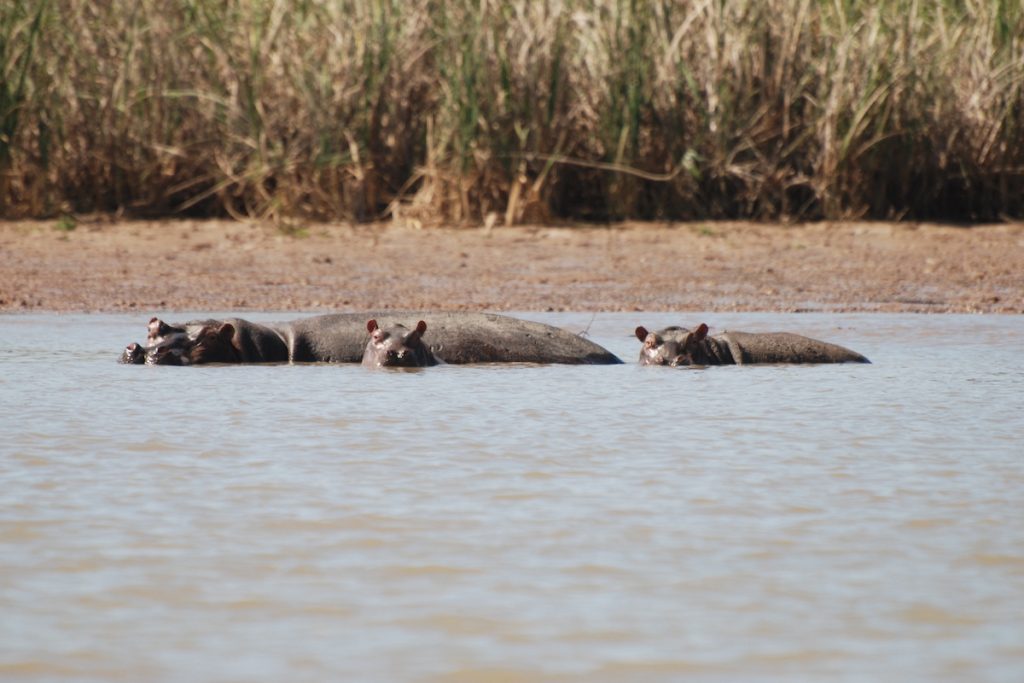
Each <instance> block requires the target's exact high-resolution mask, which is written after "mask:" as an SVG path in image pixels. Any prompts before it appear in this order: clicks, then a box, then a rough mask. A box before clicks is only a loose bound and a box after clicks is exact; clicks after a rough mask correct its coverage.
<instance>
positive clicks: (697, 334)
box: [693, 323, 708, 341]
mask: <svg viewBox="0 0 1024 683" xmlns="http://www.w3.org/2000/svg"><path fill="white" fill-rule="evenodd" d="M693 336H694V339H696V340H697V341H702V340H703V339H704V337H706V336H708V326H707V325H705V324H704V323H701V324H700V327H698V328H697V329H696V330H694V331H693Z"/></svg>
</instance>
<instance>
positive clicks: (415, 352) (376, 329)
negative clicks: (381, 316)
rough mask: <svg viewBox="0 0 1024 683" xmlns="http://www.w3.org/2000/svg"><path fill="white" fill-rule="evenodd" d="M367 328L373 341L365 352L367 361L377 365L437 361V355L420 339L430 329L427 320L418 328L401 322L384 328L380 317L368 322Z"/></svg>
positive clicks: (409, 365) (406, 365) (404, 365)
mask: <svg viewBox="0 0 1024 683" xmlns="http://www.w3.org/2000/svg"><path fill="white" fill-rule="evenodd" d="M366 330H367V332H369V333H370V341H369V342H367V344H366V350H365V351H364V352H363V365H366V366H369V367H376V368H420V367H424V366H426V365H433V362H432V361H433V356H432V355H431V353H430V350H429V349H428V348H427V347H426V345H425V344H424V343H423V341H422V340H421V339H420V338H421V337H422V336H423V333H424V332H426V331H427V323H425V322H423V321H422V320H421V321H419V322H418V323H417V324H416V329H414V330H410V329H409V328H407V327H405V326H404V325H397V324H396V325H392V326H391V327H389V328H388V329H384V328H383V327H381V326H379V325H378V324H377V321H376V320H370V321H368V322H367V323H366Z"/></svg>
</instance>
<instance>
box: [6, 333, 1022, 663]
mask: <svg viewBox="0 0 1024 683" xmlns="http://www.w3.org/2000/svg"><path fill="white" fill-rule="evenodd" d="M204 315H205V313H204ZM520 315H521V317H527V318H530V319H534V320H540V321H542V322H548V323H552V324H556V325H560V326H564V327H567V328H569V329H572V330H581V329H583V328H587V327H588V326H589V334H590V337H591V338H592V339H594V340H595V341H597V342H598V343H601V344H603V345H604V346H606V347H608V348H609V349H611V350H612V351H614V352H616V353H618V354H619V355H620V356H621V357H622V358H624V359H625V360H627V364H626V365H623V366H616V367H508V366H504V367H456V366H446V367H438V368H432V369H427V370H423V371H412V372H408V371H405V372H403V371H371V370H366V369H363V368H361V367H359V366H328V365H320V366H316V365H309V366H287V365H280V366H249V367H194V368H169V367H141V366H134V367H131V366H121V365H118V364H117V363H116V362H115V361H116V358H117V356H118V354H119V353H120V351H121V349H122V348H123V347H124V345H125V344H127V343H128V342H130V341H142V340H143V339H144V337H145V334H144V333H145V324H146V320H147V319H148V316H147V315H141V314H140V315H131V316H125V315H60V316H58V315H16V316H12V315H6V316H0V679H2V680H3V681H22V680H25V681H72V680H73V681H181V682H183V683H184V682H188V683H192V682H195V681H289V682H291V681H588V682H589V681H679V680H685V681H787V682H788V681H901V682H905V681H970V682H977V681H1006V682H1008V683H1009V682H1013V683H1019V681H1022V680H1024V443H1022V442H1024V369H1022V364H1021V356H1022V351H1024V317H1021V316H957V315H943V316H916V315H882V314H864V315H830V314H803V315H775V314H770V315H769V314H728V315H724V314H706V315H700V314H692V313H688V314H683V315H671V314H664V313H658V314H599V315H597V316H592V315H591V314H534V313H527V314H520ZM166 317H167V318H170V319H174V320H182V319H187V318H191V317H197V315H196V314H183V315H167V316H166ZM246 317H249V318H251V319H257V320H275V319H276V320H280V319H289V318H295V317H301V316H299V315H296V314H283V315H282V314H276V315H249V316H246ZM701 320H704V321H707V322H708V323H709V324H711V325H712V331H713V332H714V331H716V330H717V331H721V329H723V328H731V329H742V330H748V331H779V330H787V331H792V332H797V333H801V334H807V335H809V336H813V337H817V338H821V339H826V340H829V341H834V342H837V343H840V344H843V345H845V346H849V347H851V348H853V349H855V350H857V351H860V352H861V353H864V354H865V355H867V356H868V357H869V358H871V359H872V361H874V364H872V365H838V366H813V367H806V366H770V367H723V368H709V369H703V370H699V369H671V368H642V367H639V366H637V365H636V364H635V359H636V354H637V351H638V349H639V342H637V341H636V340H635V339H634V338H633V336H632V332H631V331H632V329H633V328H634V327H635V326H636V325H638V324H643V325H645V326H647V327H650V328H655V327H660V326H664V325H668V324H690V325H694V324H696V323H697V322H699V321H701ZM428 335H429V332H428Z"/></svg>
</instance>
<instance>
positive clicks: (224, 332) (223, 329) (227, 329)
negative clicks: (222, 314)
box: [217, 323, 235, 344]
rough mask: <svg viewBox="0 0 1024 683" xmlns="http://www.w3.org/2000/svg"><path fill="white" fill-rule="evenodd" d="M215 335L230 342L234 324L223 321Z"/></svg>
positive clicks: (233, 336)
mask: <svg viewBox="0 0 1024 683" xmlns="http://www.w3.org/2000/svg"><path fill="white" fill-rule="evenodd" d="M217 336H218V337H220V339H221V340H222V341H225V342H227V343H228V344H230V343H231V340H232V339H234V338H235V326H234V325H232V324H231V323H224V324H223V325H221V326H220V329H219V330H217Z"/></svg>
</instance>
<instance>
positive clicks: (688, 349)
mask: <svg viewBox="0 0 1024 683" xmlns="http://www.w3.org/2000/svg"><path fill="white" fill-rule="evenodd" d="M707 336H708V326H707V325H705V324H704V323H701V324H700V326H699V327H698V328H697V329H696V330H693V331H692V332H691V331H690V330H687V329H686V328H683V327H666V328H665V329H664V330H661V331H660V332H648V331H647V328H646V327H643V326H641V327H638V328H636V338H637V339H639V340H640V341H642V342H643V344H644V346H643V348H642V349H640V365H671V366H673V367H674V366H677V365H701V364H702V363H700V362H696V361H695V357H696V358H703V357H704V354H703V352H702V350H701V342H703V341H704V338H705V337H707Z"/></svg>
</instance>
